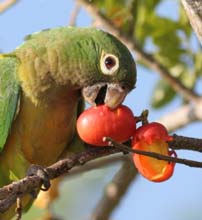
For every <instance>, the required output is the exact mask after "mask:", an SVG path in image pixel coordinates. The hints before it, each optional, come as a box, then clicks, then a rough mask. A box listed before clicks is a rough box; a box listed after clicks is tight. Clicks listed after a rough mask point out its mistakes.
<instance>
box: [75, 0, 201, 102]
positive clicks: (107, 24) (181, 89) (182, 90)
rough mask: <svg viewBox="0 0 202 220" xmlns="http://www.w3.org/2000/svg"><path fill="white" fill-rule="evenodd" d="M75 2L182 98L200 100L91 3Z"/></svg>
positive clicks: (79, 0) (82, 0)
mask: <svg viewBox="0 0 202 220" xmlns="http://www.w3.org/2000/svg"><path fill="white" fill-rule="evenodd" d="M77 2H78V3H79V4H81V5H82V6H83V7H84V8H85V9H86V10H87V11H88V13H89V14H90V15H91V16H92V17H94V18H95V19H96V20H98V21H99V23H101V24H102V26H103V27H104V28H105V29H107V30H108V31H109V32H110V33H112V34H113V35H115V36H117V37H118V38H119V39H120V40H121V41H122V42H123V43H124V44H125V45H126V46H127V47H128V48H129V49H131V50H132V51H134V52H135V53H136V56H137V59H139V60H141V61H142V62H144V63H145V64H146V65H147V66H148V67H150V68H151V69H152V70H154V71H156V72H158V73H159V74H160V75H161V76H162V77H163V78H164V79H165V80H166V81H167V82H168V83H169V84H170V85H171V86H172V88H173V89H174V90H175V91H177V92H178V93H179V94H181V95H182V97H184V98H185V99H186V100H189V101H194V102H195V101H198V100H199V99H200V96H199V95H198V94H196V93H195V92H194V91H193V90H191V89H189V88H187V87H186V86H184V85H183V84H182V82H181V81H179V80H178V79H177V78H175V77H174V76H172V75H171V74H170V72H169V71H168V69H167V68H166V67H165V66H163V65H162V64H161V63H159V61H158V60H156V59H155V58H154V57H153V56H152V55H151V54H148V53H146V52H145V51H144V50H142V48H140V47H139V46H138V45H137V43H136V42H135V40H134V39H133V38H132V37H130V36H127V35H125V34H124V33H122V32H121V31H120V30H119V29H118V28H117V27H116V26H114V24H113V23H112V22H111V21H110V20H109V19H107V18H106V17H105V16H104V15H103V14H101V13H100V11H99V9H98V8H97V7H96V6H95V5H94V4H93V3H91V2H89V1H87V0H77Z"/></svg>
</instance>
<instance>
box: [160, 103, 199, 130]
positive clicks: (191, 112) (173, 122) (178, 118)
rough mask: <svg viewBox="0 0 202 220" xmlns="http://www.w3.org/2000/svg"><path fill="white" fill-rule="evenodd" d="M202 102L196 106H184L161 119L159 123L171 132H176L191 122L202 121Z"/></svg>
mask: <svg viewBox="0 0 202 220" xmlns="http://www.w3.org/2000/svg"><path fill="white" fill-rule="evenodd" d="M201 112H202V102H198V103H197V104H196V105H191V104H187V105H183V106H181V107H179V108H178V109H176V110H174V111H173V112H169V113H168V114H166V115H165V116H163V117H161V118H160V119H159V120H157V121H158V122H160V123H162V124H164V125H165V127H166V128H167V129H168V131H169V132H172V131H175V130H177V129H179V128H182V127H184V126H186V125H188V124H189V123H191V122H195V121H202V114H201Z"/></svg>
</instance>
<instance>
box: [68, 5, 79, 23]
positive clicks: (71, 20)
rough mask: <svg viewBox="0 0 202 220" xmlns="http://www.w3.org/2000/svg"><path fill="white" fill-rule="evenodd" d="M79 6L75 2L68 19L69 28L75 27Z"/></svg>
mask: <svg viewBox="0 0 202 220" xmlns="http://www.w3.org/2000/svg"><path fill="white" fill-rule="evenodd" d="M80 9H81V5H80V4H78V3H77V2H75V5H74V9H73V10H72V12H71V14H70V18H69V26H75V25H76V19H77V16H78V14H79V12H80Z"/></svg>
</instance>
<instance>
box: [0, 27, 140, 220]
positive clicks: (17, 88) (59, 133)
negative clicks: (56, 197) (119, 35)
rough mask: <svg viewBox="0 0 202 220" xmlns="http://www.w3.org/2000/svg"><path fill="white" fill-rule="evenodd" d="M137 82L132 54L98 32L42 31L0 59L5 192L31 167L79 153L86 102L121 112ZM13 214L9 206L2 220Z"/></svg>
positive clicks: (0, 179) (0, 180)
mask: <svg viewBox="0 0 202 220" xmlns="http://www.w3.org/2000/svg"><path fill="white" fill-rule="evenodd" d="M135 83H136V67H135V62H134V60H133V58H132V56H131V54H130V52H129V51H128V49H127V48H126V47H125V46H124V45H123V44H122V43H121V42H120V41H119V40H118V39H116V38H115V37H114V36H112V35H110V34H108V33H106V32H104V31H102V30H98V29H95V28H76V27H59V28H54V29H47V30H43V31H41V32H37V33H34V34H31V35H29V36H28V37H27V38H26V40H25V42H24V43H23V44H22V45H21V46H20V47H18V48H16V49H15V50H14V51H13V52H11V53H8V54H2V55H0V151H1V152H0V187H2V186H4V185H6V184H9V183H11V182H12V181H16V180H18V179H20V178H22V177H24V176H25V175H26V172H27V169H28V168H29V166H30V164H38V165H42V166H49V165H50V164H52V163H54V162H56V161H57V160H58V159H59V158H60V157H61V155H62V154H63V153H64V151H65V150H68V151H69V152H70V153H71V152H74V151H79V150H81V149H82V148H83V146H84V143H83V142H82V141H81V140H79V138H78V135H77V132H76V120H77V117H78V115H79V114H80V113H81V112H82V111H83V109H84V105H83V103H84V101H87V102H89V103H90V104H91V105H98V104H103V103H105V104H106V105H108V106H109V107H110V108H112V109H113V108H116V107H117V106H119V105H120V104H121V103H122V102H123V100H124V98H125V96H126V95H127V94H128V93H129V92H130V91H131V90H132V89H133V88H134V87H135ZM75 143H76V144H75ZM78 143H80V144H79V145H78ZM72 146H73V147H72ZM32 200H33V198H32V197H31V195H30V196H29V195H28V196H27V198H26V199H24V200H23V207H25V209H26V207H28V206H29V204H31V201H32ZM13 215H14V207H11V208H10V209H9V210H8V211H7V212H5V213H2V214H0V219H2V220H7V219H11V218H12V216H13Z"/></svg>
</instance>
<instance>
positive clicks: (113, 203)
mask: <svg viewBox="0 0 202 220" xmlns="http://www.w3.org/2000/svg"><path fill="white" fill-rule="evenodd" d="M136 176H137V170H136V169H134V165H133V163H132V161H131V157H127V160H126V161H125V162H124V163H123V164H122V166H121V168H120V169H119V171H118V172H117V173H116V175H115V176H114V177H113V179H112V181H110V183H109V184H108V185H107V186H106V188H105V191H104V194H103V195H102V198H101V199H100V201H99V203H98V204H97V205H96V207H95V209H94V210H93V213H92V216H91V220H108V219H109V217H110V215H111V213H112V211H113V210H114V208H115V207H117V205H118V204H119V203H120V201H121V198H122V197H123V195H124V194H125V193H126V191H127V190H128V188H129V186H130V184H131V183H132V181H133V180H134V179H135V177H136ZM103 211H104V212H103Z"/></svg>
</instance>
